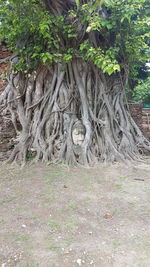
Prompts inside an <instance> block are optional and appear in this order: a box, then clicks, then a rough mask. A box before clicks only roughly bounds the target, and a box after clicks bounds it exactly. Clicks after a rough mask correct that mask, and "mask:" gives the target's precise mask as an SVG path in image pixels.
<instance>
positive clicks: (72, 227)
mask: <svg viewBox="0 0 150 267" xmlns="http://www.w3.org/2000/svg"><path fill="white" fill-rule="evenodd" d="M65 228H66V229H67V230H68V231H70V232H75V230H76V229H77V224H76V222H75V221H74V220H73V219H70V220H68V221H67V222H66V224H65Z"/></svg>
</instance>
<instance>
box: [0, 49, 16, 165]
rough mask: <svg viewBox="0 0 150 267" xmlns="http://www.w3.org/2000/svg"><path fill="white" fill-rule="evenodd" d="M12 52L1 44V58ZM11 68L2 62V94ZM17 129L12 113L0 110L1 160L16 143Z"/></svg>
mask: <svg viewBox="0 0 150 267" xmlns="http://www.w3.org/2000/svg"><path fill="white" fill-rule="evenodd" d="M10 55H11V53H10V52H9V51H8V50H7V48H6V47H5V46H3V45H0V59H4V58H6V57H8V56H10ZM8 69H9V64H8V63H0V94H1V93H2V91H3V90H4V88H5V86H6V85H7V80H6V79H5V77H6V75H7V71H8ZM14 137H15V130H14V127H13V125H12V122H11V120H10V114H9V112H7V113H6V114H3V113H2V112H0V161H1V160H5V159H7V158H8V156H9V154H10V152H11V148H12V147H13V145H14Z"/></svg>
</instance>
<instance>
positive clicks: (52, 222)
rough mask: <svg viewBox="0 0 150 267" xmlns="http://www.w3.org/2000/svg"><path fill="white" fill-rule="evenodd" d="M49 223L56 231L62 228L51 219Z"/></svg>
mask: <svg viewBox="0 0 150 267" xmlns="http://www.w3.org/2000/svg"><path fill="white" fill-rule="evenodd" d="M47 225H48V226H50V227H51V228H52V229H53V230H55V231H59V230H60V229H61V227H60V225H59V224H58V223H57V222H55V221H54V220H51V219H50V220H49V221H48V223H47Z"/></svg>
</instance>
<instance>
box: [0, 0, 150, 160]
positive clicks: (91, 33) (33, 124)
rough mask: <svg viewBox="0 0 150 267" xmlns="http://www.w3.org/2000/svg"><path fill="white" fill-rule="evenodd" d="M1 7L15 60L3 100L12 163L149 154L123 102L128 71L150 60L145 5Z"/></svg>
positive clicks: (33, 1)
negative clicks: (10, 127) (32, 156)
mask: <svg viewBox="0 0 150 267" xmlns="http://www.w3.org/2000/svg"><path fill="white" fill-rule="evenodd" d="M0 3H1V6H0V8H1V26H2V27H1V36H2V37H1V38H5V39H6V41H7V43H8V44H9V47H10V48H11V50H12V51H13V52H14V56H12V57H11V63H12V69H11V73H10V76H9V83H8V86H7V87H6V89H5V91H4V93H3V94H2V95H1V98H0V103H1V106H2V108H3V109H5V108H6V109H8V110H9V111H10V112H11V115H12V121H13V124H14V126H15V129H16V132H17V134H18V135H19V143H18V144H17V145H16V147H15V148H14V150H13V152H12V154H11V157H10V161H13V160H15V159H18V160H20V161H21V162H25V161H26V158H27V155H28V153H30V150H34V151H35V152H36V159H37V160H39V159H40V160H43V161H57V160H65V161H67V163H68V164H71V163H73V162H80V163H82V164H91V163H93V162H95V161H97V160H107V161H118V160H126V159H128V160H130V159H135V158H137V157H138V155H139V150H142V149H143V148H144V149H148V150H150V145H149V142H148V141H147V140H146V139H145V137H144V136H143V134H142V133H141V131H140V130H139V128H138V127H137V125H136V124H135V123H134V121H133V120H132V118H131V116H130V114H129V112H128V110H127V108H126V97H125V86H126V84H127V81H128V76H129V71H130V69H133V68H134V66H135V64H136V62H137V61H138V60H140V59H141V60H146V57H147V54H148V44H147V40H148V28H147V24H146V23H149V21H148V19H147V14H146V13H147V5H149V4H148V3H147V2H146V1H145V0H105V1H96V0H94V1H90V0H76V1H75V0H45V1H44V0H43V1H42V0H22V1H21V0H9V1H2V0H1V2H0ZM18 122H19V127H18ZM20 128H21V130H20Z"/></svg>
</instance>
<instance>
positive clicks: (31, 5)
mask: <svg viewBox="0 0 150 267" xmlns="http://www.w3.org/2000/svg"><path fill="white" fill-rule="evenodd" d="M83 2H84V1H83ZM83 2H82V3H81V1H79V0H76V1H75V5H74V6H73V8H72V7H71V8H70V10H69V11H68V14H67V15H65V16H64V15H61V14H60V15H57V16H56V15H54V14H51V13H49V12H48V11H47V10H46V8H45V5H44V1H42V0H22V1H21V0H9V1H3V0H0V14H1V15H0V21H1V29H0V39H2V38H5V39H6V41H7V43H8V44H9V47H10V49H11V50H12V51H14V52H15V53H17V54H18V55H19V62H18V63H17V64H16V65H15V68H16V69H17V70H19V71H20V70H21V71H25V72H29V71H31V70H32V69H35V68H36V67H37V66H38V65H39V64H48V65H49V64H52V63H55V62H64V63H67V62H69V61H71V60H73V58H75V57H80V58H82V59H84V60H86V61H88V62H92V63H94V64H95V65H97V66H98V67H99V68H100V69H102V71H103V72H104V73H107V74H109V75H111V74H112V73H114V72H116V71H120V69H126V68H128V66H130V69H131V72H132V73H133V72H134V71H135V66H136V62H137V60H138V61H139V60H141V61H146V60H147V58H148V52H149V48H148V39H149V31H148V26H149V25H150V20H149V19H148V18H147V9H148V5H149V4H148V2H147V1H146V0H105V1H87V2H86V4H84V3H83ZM93 33H94V34H96V37H97V39H96V42H94V41H93V40H92V38H91V36H92V34H93Z"/></svg>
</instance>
